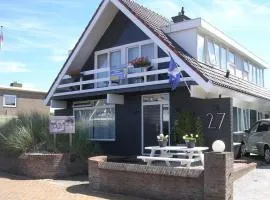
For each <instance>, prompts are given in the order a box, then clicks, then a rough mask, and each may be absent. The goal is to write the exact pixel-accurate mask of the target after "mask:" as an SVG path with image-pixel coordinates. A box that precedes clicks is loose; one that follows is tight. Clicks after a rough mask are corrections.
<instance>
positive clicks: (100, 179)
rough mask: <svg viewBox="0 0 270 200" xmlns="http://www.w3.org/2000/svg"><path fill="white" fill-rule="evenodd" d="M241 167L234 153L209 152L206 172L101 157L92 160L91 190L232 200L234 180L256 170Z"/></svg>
mask: <svg viewBox="0 0 270 200" xmlns="http://www.w3.org/2000/svg"><path fill="white" fill-rule="evenodd" d="M240 167H241V169H240V168H239V167H237V166H234V165H233V153H231V152H225V153H212V152H211V153H205V167H204V169H203V168H197V167H191V168H186V167H178V168H173V167H167V166H164V167H163V166H146V165H138V164H127V163H116V162H108V161H107V157H106V156H98V157H92V158H89V159H88V174H89V188H90V190H91V191H101V192H108V193H117V194H124V195H129V196H137V197H143V198H149V199H162V200H163V199H181V200H187V199H191V200H202V199H205V200H212V199H213V200H217V199H218V200H232V199H233V181H234V180H235V179H237V178H239V177H240V176H241V175H240V174H242V175H244V174H245V173H247V172H248V171H249V170H251V169H254V165H249V166H246V167H248V168H249V169H247V168H244V166H240ZM240 172H241V173H240Z"/></svg>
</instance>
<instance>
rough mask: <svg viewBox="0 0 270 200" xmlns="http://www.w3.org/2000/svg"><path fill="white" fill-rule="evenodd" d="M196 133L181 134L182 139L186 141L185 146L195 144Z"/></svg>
mask: <svg viewBox="0 0 270 200" xmlns="http://www.w3.org/2000/svg"><path fill="white" fill-rule="evenodd" d="M198 137H199V136H198V135H195V137H194V135H193V134H186V135H184V136H183V139H184V140H185V142H186V145H187V148H194V147H195V144H196V138H198Z"/></svg>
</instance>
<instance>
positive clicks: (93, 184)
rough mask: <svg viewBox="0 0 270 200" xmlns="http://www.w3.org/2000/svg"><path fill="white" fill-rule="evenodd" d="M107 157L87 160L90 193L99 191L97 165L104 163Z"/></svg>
mask: <svg viewBox="0 0 270 200" xmlns="http://www.w3.org/2000/svg"><path fill="white" fill-rule="evenodd" d="M106 161H107V156H97V157H91V158H89V159H88V179H89V189H90V191H99V190H100V180H99V179H100V175H99V168H98V165H99V163H101V162H106Z"/></svg>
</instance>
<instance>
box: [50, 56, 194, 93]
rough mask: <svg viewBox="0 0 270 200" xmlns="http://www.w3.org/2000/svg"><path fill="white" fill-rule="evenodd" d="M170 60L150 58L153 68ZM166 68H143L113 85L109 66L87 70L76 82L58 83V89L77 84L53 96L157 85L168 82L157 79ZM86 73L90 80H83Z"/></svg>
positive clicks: (165, 71)
mask: <svg viewBox="0 0 270 200" xmlns="http://www.w3.org/2000/svg"><path fill="white" fill-rule="evenodd" d="M169 60H170V58H169V57H165V58H158V59H153V60H152V62H151V63H152V65H153V68H155V67H156V66H157V64H158V63H164V62H168V61H169ZM104 72H107V73H108V75H107V76H108V77H105V78H96V75H97V74H99V73H104ZM167 73H168V70H167V69H152V70H151V71H146V70H144V71H143V72H136V73H131V74H126V77H125V79H123V80H126V82H125V83H124V84H121V83H120V82H121V81H120V80H119V84H117V85H115V84H112V81H111V79H110V69H109V68H103V69H94V70H89V71H84V72H81V76H80V79H79V81H77V82H71V83H65V84H60V85H59V86H58V87H57V88H58V89H65V88H67V89H69V88H70V87H74V86H79V87H77V88H76V89H75V90H74V89H73V90H74V91H63V92H58V93H55V94H54V96H64V95H71V94H80V93H86V92H98V91H104V90H115V89H123V88H132V87H142V86H149V85H158V84H166V83H168V82H169V80H168V79H166V80H158V75H160V74H167ZM88 75H94V76H93V79H92V80H83V77H84V76H88ZM149 76H152V77H154V80H153V78H152V80H150V79H148V77H149ZM131 78H132V79H136V78H140V81H139V82H137V83H128V80H129V79H131ZM63 79H64V80H68V79H71V77H70V76H69V75H66V76H64V78H63ZM182 81H192V79H191V78H190V77H185V78H182ZM104 82H105V83H108V84H106V86H105V87H98V83H104ZM89 84H93V88H91V89H83V86H84V85H89Z"/></svg>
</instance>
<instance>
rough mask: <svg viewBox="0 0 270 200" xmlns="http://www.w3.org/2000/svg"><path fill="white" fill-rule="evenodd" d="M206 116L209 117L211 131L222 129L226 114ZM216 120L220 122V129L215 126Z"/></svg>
mask: <svg viewBox="0 0 270 200" xmlns="http://www.w3.org/2000/svg"><path fill="white" fill-rule="evenodd" d="M206 116H207V117H209V124H208V128H209V129H220V128H221V127H222V124H223V121H224V118H225V116H226V113H216V114H215V115H213V113H208V114H207V115H206ZM215 120H218V123H217V124H218V127H215V126H213V122H214V121H215Z"/></svg>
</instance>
